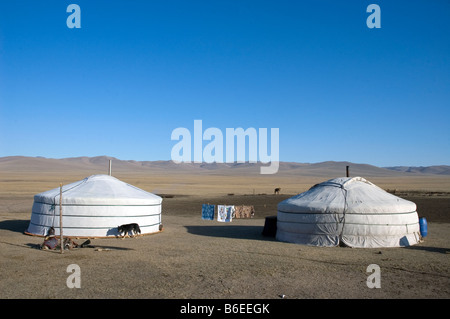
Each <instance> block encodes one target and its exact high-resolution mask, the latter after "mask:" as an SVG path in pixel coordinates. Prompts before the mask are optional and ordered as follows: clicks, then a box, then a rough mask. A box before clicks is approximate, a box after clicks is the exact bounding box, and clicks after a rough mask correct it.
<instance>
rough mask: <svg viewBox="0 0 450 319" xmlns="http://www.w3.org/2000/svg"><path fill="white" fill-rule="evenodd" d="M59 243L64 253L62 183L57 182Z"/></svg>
mask: <svg viewBox="0 0 450 319" xmlns="http://www.w3.org/2000/svg"><path fill="white" fill-rule="evenodd" d="M59 245H60V246H61V254H63V253H64V237H63V224H62V183H60V184H59Z"/></svg>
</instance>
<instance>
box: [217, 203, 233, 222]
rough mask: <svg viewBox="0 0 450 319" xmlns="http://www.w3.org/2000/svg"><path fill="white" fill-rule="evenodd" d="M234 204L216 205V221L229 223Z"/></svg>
mask: <svg viewBox="0 0 450 319" xmlns="http://www.w3.org/2000/svg"><path fill="white" fill-rule="evenodd" d="M233 213H234V206H232V205H228V206H227V205H217V221H218V222H223V223H229V222H231V220H232V219H233Z"/></svg>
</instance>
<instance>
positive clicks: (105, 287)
mask: <svg viewBox="0 0 450 319" xmlns="http://www.w3.org/2000/svg"><path fill="white" fill-rule="evenodd" d="M86 176H88V175H86V174H85V172H74V173H67V172H60V173H51V174H44V173H38V172H35V173H33V174H30V173H29V172H28V173H27V172H22V173H21V172H5V173H4V174H3V173H2V176H1V177H0V265H1V269H2V271H1V274H0V282H1V285H0V297H1V298H67V299H69V298H83V299H84V298H94V299H97V298H169V299H172V298H177V299H178V298H200V299H211V298H213V299H215V298H225V299H235V298H249V299H255V298H263V299H266V298H267V299H279V298H280V296H282V295H284V296H285V298H287V299H296V298H318V299H322V298H381V299H403V298H418V299H431V298H440V299H447V298H450V258H449V257H450V255H449V252H450V241H449V239H450V235H449V234H450V218H449V216H450V215H449V214H450V195H449V193H448V192H450V178H449V177H439V176H422V177H417V178H416V177H414V178H406V177H405V178H399V177H384V178H383V177H379V178H370V179H369V180H370V181H372V182H374V183H375V184H377V185H378V186H380V187H382V188H384V189H390V190H391V191H395V192H396V194H398V195H399V196H401V197H404V198H406V199H410V200H413V201H414V202H416V203H417V205H418V212H419V215H420V216H424V217H426V218H427V220H428V236H427V237H426V238H425V239H424V241H423V242H422V243H420V244H418V245H416V246H412V247H408V248H383V249H352V248H347V247H334V248H321V247H309V246H303V245H296V244H289V243H282V242H278V241H276V240H274V239H273V238H271V237H264V236H263V235H262V230H263V227H264V222H265V217H266V216H271V215H276V205H277V204H278V202H280V201H281V200H283V199H285V198H287V197H290V196H292V195H294V194H297V193H300V192H302V191H305V190H307V189H308V188H309V187H311V186H312V185H314V184H315V183H318V182H321V181H323V180H325V179H326V178H323V177H302V178H300V177H294V176H284V177H277V176H251V177H249V176H240V177H239V176H220V175H205V176H198V175H192V174H172V175H171V174H160V175H155V174H152V175H145V174H135V175H133V174H131V173H130V174H125V173H122V174H117V175H116V177H117V178H119V179H121V180H124V181H126V182H129V183H131V184H133V185H135V186H137V187H140V188H143V189H145V190H147V191H150V192H154V193H158V194H161V195H163V196H164V200H163V206H162V207H163V214H162V219H163V224H164V229H163V231H162V232H160V233H158V234H154V235H146V236H141V237H138V238H135V239H124V240H121V239H115V238H112V239H93V240H91V244H90V246H89V247H87V248H79V249H74V250H70V251H65V252H64V254H60V253H59V252H58V251H42V250H39V249H38V248H37V247H38V246H39V245H40V244H41V243H42V238H39V237H33V236H27V235H24V234H23V231H24V230H25V229H26V228H27V226H28V221H29V218H30V215H31V206H32V203H33V195H35V194H37V193H40V192H43V191H46V190H49V189H52V188H55V187H58V186H59V183H60V182H62V183H63V184H67V183H70V182H74V181H77V180H80V179H82V178H84V177H86ZM330 178H332V177H330ZM274 187H281V189H282V191H281V195H273V188H274ZM202 203H211V204H230V205H231V204H235V205H239V204H246V205H254V206H255V209H256V215H255V218H253V219H245V220H244V219H240V220H238V219H235V220H233V222H232V223H226V224H225V223H219V222H217V221H205V220H202V219H201V218H200V212H201V204H202ZM82 241H83V240H78V242H79V243H80V242H82ZM70 264H77V265H79V267H80V270H81V288H79V289H76V288H73V289H70V288H68V287H67V284H66V280H67V278H68V276H69V275H70V274H69V273H68V272H67V267H68V265H70ZM370 264H377V265H379V266H380V270H381V288H379V289H370V288H368V286H367V284H366V280H367V277H368V276H369V275H370V273H368V272H367V267H368V266H369V265H370Z"/></svg>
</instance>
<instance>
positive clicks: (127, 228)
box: [117, 223, 141, 239]
mask: <svg viewBox="0 0 450 319" xmlns="http://www.w3.org/2000/svg"><path fill="white" fill-rule="evenodd" d="M117 230H118V231H119V236H122V239H123V238H125V237H126V236H127V235H129V233H130V232H131V235H133V237H134V236H136V235H137V234H138V233H139V234H140V233H141V229H140V228H139V225H138V224H136V223H132V224H124V225H120V226H119V227H117ZM122 233H123V235H122Z"/></svg>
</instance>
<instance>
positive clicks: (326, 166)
mask: <svg viewBox="0 0 450 319" xmlns="http://www.w3.org/2000/svg"><path fill="white" fill-rule="evenodd" d="M110 160H111V161H112V170H113V172H130V173H132V172H135V173H154V174H157V173H159V174H162V173H163V174H172V173H174V174H184V173H193V174H209V175H256V174H259V171H260V170H259V168H260V167H261V166H268V165H267V164H261V163H212V164H207V163H182V164H176V163H174V162H172V161H133V160H119V159H117V158H114V157H109V156H96V157H72V158H63V159H53V158H44V157H26V156H8V157H0V174H1V172H2V171H3V172H8V171H9V172H49V173H50V172H69V171H70V172H83V173H89V174H107V172H108V168H109V161H110ZM347 166H349V168H350V175H351V176H367V177H369V176H380V177H381V176H422V175H450V166H448V165H438V166H437V165H436V166H426V167H410V166H394V167H377V166H373V165H369V164H357V163H351V162H335V161H327V162H320V163H295V162H280V163H279V170H278V173H277V174H280V175H291V174H295V175H298V176H336V177H338V176H345V174H346V167H347Z"/></svg>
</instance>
